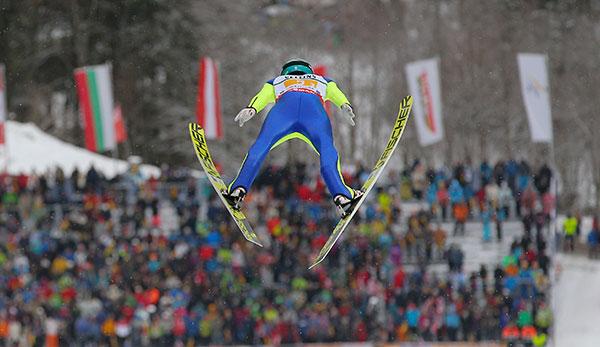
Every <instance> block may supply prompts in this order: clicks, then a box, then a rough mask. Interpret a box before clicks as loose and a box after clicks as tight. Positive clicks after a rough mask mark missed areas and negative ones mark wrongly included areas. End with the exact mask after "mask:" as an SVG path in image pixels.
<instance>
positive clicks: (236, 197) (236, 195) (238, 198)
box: [223, 187, 246, 211]
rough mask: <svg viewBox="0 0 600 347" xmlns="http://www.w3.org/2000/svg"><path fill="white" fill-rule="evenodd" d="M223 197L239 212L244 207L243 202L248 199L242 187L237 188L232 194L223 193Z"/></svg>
mask: <svg viewBox="0 0 600 347" xmlns="http://www.w3.org/2000/svg"><path fill="white" fill-rule="evenodd" d="M223 197H224V198H225V200H227V202H228V203H229V205H230V206H231V208H233V209H234V210H236V211H239V210H240V207H242V201H243V200H244V197H246V190H245V189H244V188H242V187H237V188H235V189H234V190H232V191H231V192H223Z"/></svg>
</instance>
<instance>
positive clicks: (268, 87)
mask: <svg viewBox="0 0 600 347" xmlns="http://www.w3.org/2000/svg"><path fill="white" fill-rule="evenodd" d="M272 102H275V87H273V84H271V83H269V82H267V83H265V85H264V86H263V87H262V89H261V90H260V92H258V94H256V96H255V97H253V98H252V100H250V103H249V104H248V107H251V108H253V109H255V110H256V112H257V113H258V112H260V111H261V110H262V109H263V108H265V106H267V105H268V104H270V103H272Z"/></svg>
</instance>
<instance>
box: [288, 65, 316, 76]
mask: <svg viewBox="0 0 600 347" xmlns="http://www.w3.org/2000/svg"><path fill="white" fill-rule="evenodd" d="M294 72H301V73H305V74H311V73H313V71H312V69H311V68H310V67H308V66H306V65H299V64H298V65H290V66H288V67H286V68H285V69H283V70H282V71H281V74H282V75H293V74H294Z"/></svg>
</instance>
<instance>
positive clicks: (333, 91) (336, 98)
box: [325, 81, 350, 107]
mask: <svg viewBox="0 0 600 347" xmlns="http://www.w3.org/2000/svg"><path fill="white" fill-rule="evenodd" d="M325 100H330V101H331V102H333V103H334V104H335V105H336V106H337V107H342V105H343V104H349V103H350V101H348V98H346V95H344V93H342V91H341V90H340V88H338V86H337V84H335V82H333V81H332V82H329V83H327V91H326V95H325Z"/></svg>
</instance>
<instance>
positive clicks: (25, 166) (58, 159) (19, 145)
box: [0, 121, 160, 178]
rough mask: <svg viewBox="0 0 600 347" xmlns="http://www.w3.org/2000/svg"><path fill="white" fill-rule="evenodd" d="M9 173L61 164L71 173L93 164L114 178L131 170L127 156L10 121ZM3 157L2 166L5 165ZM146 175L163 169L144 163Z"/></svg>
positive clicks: (41, 170)
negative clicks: (113, 155) (109, 153)
mask: <svg viewBox="0 0 600 347" xmlns="http://www.w3.org/2000/svg"><path fill="white" fill-rule="evenodd" d="M5 131H6V141H7V151H8V173H9V174H12V175H18V174H44V173H47V172H49V171H53V170H54V169H56V168H57V167H60V168H62V170H63V171H64V172H65V173H66V174H70V173H71V172H72V171H73V170H74V169H75V168H77V169H79V170H80V171H87V170H88V169H89V168H90V167H91V166H92V165H93V166H94V167H95V168H96V170H98V171H99V172H102V173H103V174H104V175H105V176H106V177H108V178H112V177H114V176H116V175H117V174H119V173H122V172H124V171H126V170H127V168H128V166H129V164H128V163H127V162H126V161H124V160H117V159H112V158H109V157H106V156H103V155H100V154H97V153H94V152H90V151H88V150H86V149H83V148H81V147H77V146H74V145H72V144H70V143H67V142H64V141H61V140H59V139H57V138H56V137H54V136H51V135H48V134H46V133H45V132H43V131H42V130H41V129H40V128H38V127H37V126H35V125H34V124H32V123H19V122H14V121H8V122H7V123H6V129H5ZM4 166H5V163H4V159H0V168H4ZM140 169H141V172H142V175H144V176H146V177H149V176H158V175H160V170H159V169H158V168H157V167H155V166H152V165H141V167H140Z"/></svg>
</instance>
